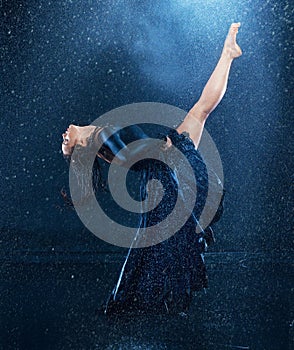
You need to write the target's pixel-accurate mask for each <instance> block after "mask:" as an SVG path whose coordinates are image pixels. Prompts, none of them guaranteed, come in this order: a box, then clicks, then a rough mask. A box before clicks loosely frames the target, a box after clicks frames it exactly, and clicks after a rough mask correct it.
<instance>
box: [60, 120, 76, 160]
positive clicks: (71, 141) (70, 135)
mask: <svg viewBox="0 0 294 350" xmlns="http://www.w3.org/2000/svg"><path fill="white" fill-rule="evenodd" d="M77 133H78V130H77V126H76V125H74V124H70V125H69V127H68V128H67V129H66V131H65V133H63V134H62V137H63V142H62V146H61V149H62V152H63V154H64V155H65V156H68V155H71V154H72V150H73V147H74V146H75V145H76V142H77V136H78V135H77Z"/></svg>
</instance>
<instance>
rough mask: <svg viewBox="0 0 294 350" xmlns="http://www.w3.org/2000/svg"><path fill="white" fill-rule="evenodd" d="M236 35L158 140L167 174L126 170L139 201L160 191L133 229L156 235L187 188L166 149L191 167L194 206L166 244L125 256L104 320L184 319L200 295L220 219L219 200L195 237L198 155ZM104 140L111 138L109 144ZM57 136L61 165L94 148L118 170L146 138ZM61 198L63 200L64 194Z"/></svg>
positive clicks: (200, 181) (203, 178)
mask: <svg viewBox="0 0 294 350" xmlns="http://www.w3.org/2000/svg"><path fill="white" fill-rule="evenodd" d="M239 27H240V23H233V24H232V25H231V27H230V29H229V32H228V35H227V38H226V40H225V43H224V47H223V51H222V54H221V57H220V59H219V61H218V63H217V65H216V67H215V69H214V71H213V73H212V75H211V76H210V78H209V80H208V82H207V84H206V85H205V87H204V90H203V92H202V94H201V97H200V98H199V100H198V101H197V103H196V104H195V105H194V106H193V107H192V109H191V110H190V111H189V112H188V113H187V115H186V117H185V119H184V121H183V122H182V123H181V124H180V125H179V126H178V127H177V128H176V129H173V130H167V131H166V134H165V135H164V137H163V142H164V147H163V148H162V149H160V150H158V152H159V153H161V154H162V156H163V159H169V161H170V163H171V164H172V167H170V166H169V167H167V166H166V165H165V164H163V163H162V162H159V161H157V160H154V159H147V160H146V161H139V162H137V163H136V164H135V165H134V166H133V170H135V171H139V172H140V174H141V182H140V184H141V185H140V194H141V199H142V200H144V199H146V198H147V201H148V200H149V201H150V200H154V199H156V193H150V188H148V190H147V183H148V182H149V181H150V180H152V179H157V180H160V182H161V183H162V184H163V187H164V190H165V192H164V196H163V199H162V202H160V203H159V204H158V205H157V207H156V208H155V209H154V210H151V211H148V212H146V213H143V214H142V215H141V220H140V224H139V228H140V229H141V228H142V229H144V228H146V227H152V226H153V227H155V226H156V225H157V224H158V223H159V222H161V221H162V220H163V219H165V218H166V216H167V215H168V214H169V213H170V212H171V211H172V208H173V207H174V205H175V202H176V199H177V196H178V195H179V193H178V192H177V186H178V178H177V177H178V176H181V178H182V179H184V184H185V185H186V186H189V184H190V182H191V179H190V178H189V176H190V175H187V172H186V171H185V169H184V168H183V167H181V166H179V164H177V159H175V158H173V157H174V156H173V153H172V152H171V151H170V149H171V148H172V147H171V145H173V146H175V147H176V148H177V149H179V150H180V152H182V153H183V154H184V155H185V157H186V159H187V160H188V162H189V164H190V165H191V166H192V169H193V172H194V176H195V178H196V182H197V200H196V204H195V206H194V209H193V212H192V214H191V215H190V217H189V218H187V221H186V223H185V224H184V226H183V227H182V228H180V229H179V230H178V231H177V232H176V233H175V234H174V235H172V236H171V237H170V238H168V239H166V240H163V241H162V242H160V243H158V244H155V245H151V246H148V247H146V248H136V249H135V248H134V247H131V248H130V249H129V251H128V254H127V257H126V260H125V262H124V264H123V267H122V270H121V272H120V275H119V279H118V282H117V284H116V286H115V288H114V289H113V291H112V293H111V295H110V297H109V299H108V301H107V303H106V305H104V307H103V310H104V313H105V314H112V313H123V312H129V311H136V312H138V311H140V312H168V313H173V312H183V311H187V310H188V308H189V305H190V302H191V297H192V294H193V292H194V291H197V290H201V289H203V288H206V287H207V275H206V270H205V265H204V261H203V252H204V251H205V248H206V246H207V245H209V244H210V243H211V242H212V241H213V234H212V230H211V227H210V226H211V225H212V224H213V223H215V222H216V221H218V220H219V218H220V216H221V214H222V200H221V203H220V205H219V208H218V210H217V212H216V214H215V215H214V217H213V218H212V220H211V222H210V225H209V226H208V227H207V228H205V229H203V230H202V231H201V232H200V233H197V232H196V227H197V225H198V224H199V217H200V215H201V211H202V209H203V207H204V205H205V200H206V196H207V185H208V182H207V179H208V175H207V169H206V166H205V163H204V161H203V159H202V158H201V156H200V154H199V152H198V150H197V148H198V145H199V142H200V139H201V135H202V132H203V128H204V124H205V121H206V119H207V117H208V116H209V114H210V113H211V112H212V111H213V110H214V109H215V107H216V106H217V105H218V104H219V102H220V101H221V99H222V97H223V96H224V93H225V91H226V87H227V82H228V76H229V71H230V67H231V64H232V62H233V60H234V59H235V58H237V57H239V56H240V55H241V54H242V51H241V49H240V47H239V46H238V44H237V43H236V35H237V33H238V29H239ZM113 130H114V131H115V132H113ZM187 134H188V135H189V137H188V136H187ZM109 135H111V136H110V137H108V136H109ZM62 136H63V143H62V151H63V155H64V157H65V158H68V159H70V157H71V155H72V152H73V149H74V148H75V147H81V148H83V147H96V148H95V149H97V150H98V151H97V157H98V158H100V159H103V160H104V161H106V162H108V163H111V162H112V161H113V160H115V161H116V162H117V163H118V164H120V165H122V166H127V165H128V164H129V163H132V161H133V160H134V159H135V158H136V156H137V155H138V154H140V156H142V154H144V143H143V146H142V148H141V149H137V150H129V152H128V147H127V144H128V143H129V142H132V141H135V140H144V139H145V138H148V136H147V135H146V134H145V133H144V131H143V130H142V129H141V128H140V127H139V126H133V127H129V128H127V129H126V130H121V129H118V130H117V132H116V130H115V127H113V126H102V127H97V126H93V125H87V126H77V125H73V124H71V125H70V126H69V128H68V129H67V131H66V132H65V133H64V134H62ZM146 147H148V146H146ZM122 149H126V150H127V152H126V153H125V155H124V156H117V157H116V158H114V157H115V156H116V155H117V153H118V151H120V150H122ZM97 157H96V159H95V162H94V173H95V168H96V170H97V169H98V172H97V171H96V174H98V177H96V181H94V189H95V190H96V192H99V190H100V189H102V187H103V186H102V181H101V176H100V175H99V165H98V160H97ZM139 158H140V157H139ZM216 186H219V187H221V190H222V185H221V184H220V183H219V182H216ZM147 192H148V193H147ZM64 196H65V197H66V195H65V194H64ZM222 199H223V198H222ZM182 201H183V203H182V204H183V206H184V205H185V199H184V198H182ZM110 234H111V233H110Z"/></svg>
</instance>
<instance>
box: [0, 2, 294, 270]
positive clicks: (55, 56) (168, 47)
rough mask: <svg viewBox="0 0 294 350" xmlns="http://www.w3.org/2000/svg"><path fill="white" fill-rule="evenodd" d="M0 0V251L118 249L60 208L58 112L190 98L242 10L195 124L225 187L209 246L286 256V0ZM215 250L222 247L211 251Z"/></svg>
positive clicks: (20, 254) (10, 256) (17, 256)
mask: <svg viewBox="0 0 294 350" xmlns="http://www.w3.org/2000/svg"><path fill="white" fill-rule="evenodd" d="M0 10H1V80H0V81H1V110H0V113H1V119H0V123H1V140H0V143H1V155H0V161H1V172H0V176H1V184H0V186H1V206H0V208H1V209H0V213H1V216H0V228H1V236H2V239H1V244H2V250H1V254H2V261H3V262H5V263H9V262H26V261H39V260H40V259H42V258H44V256H45V257H46V258H44V259H45V260H46V259H49V261H50V259H53V260H54V259H55V258H56V252H58V251H59V252H60V254H61V255H60V256H63V255H62V254H64V256H67V254H68V252H76V253H77V254H76V259H80V258H81V256H82V252H85V251H88V252H91V251H93V252H98V251H100V252H102V251H113V250H116V248H115V247H112V246H110V245H109V244H106V243H104V242H102V241H100V240H99V239H98V238H96V237H95V236H94V235H93V234H92V233H91V232H89V231H88V230H87V229H85V228H84V226H83V224H82V223H81V222H80V220H79V219H78V217H77V215H76V214H75V212H74V211H69V210H62V209H61V208H62V204H63V202H62V200H61V197H60V193H59V192H60V190H61V188H62V187H64V186H65V188H68V168H67V165H66V163H65V162H64V160H63V158H62V154H61V150H60V148H61V141H62V137H61V133H62V132H63V131H64V130H65V128H66V127H67V126H68V124H70V123H76V124H80V125H85V124H88V123H91V122H92V121H93V120H94V119H96V118H97V117H98V116H99V115H101V114H103V113H105V112H107V111H109V110H111V109H113V108H115V107H119V106H121V105H124V104H129V103H133V102H145V101H150V102H162V103H168V104H171V105H174V106H177V107H180V108H183V109H185V110H188V109H189V108H190V107H191V106H192V105H193V103H194V102H195V101H196V100H197V98H199V96H200V93H201V90H202V88H203V87H204V84H205V82H206V81H207V79H208V78H209V76H210V74H211V72H212V69H213V68H214V65H215V63H216V62H217V59H218V58H219V55H220V53H221V49H222V45H223V41H224V38H225V36H226V33H227V30H228V27H229V25H230V23H231V22H233V21H240V22H241V23H242V26H241V29H240V32H239V34H238V41H239V44H240V46H241V48H242V50H243V56H242V57H241V58H239V59H238V60H236V61H234V63H233V66H232V70H231V75H230V79H229V85H228V91H227V94H226V95H225V98H224V99H223V101H222V102H221V104H220V105H219V107H218V108H217V109H216V110H215V111H214V112H213V114H212V115H211V116H210V117H209V120H208V122H207V125H206V127H207V129H208V131H209V132H210V134H211V135H212V137H213V139H214V141H215V143H216V145H217V147H218V150H219V153H220V155H221V158H222V162H223V167H224V175H225V187H226V189H227V195H226V202H225V204H226V210H225V213H224V216H223V219H222V220H221V221H220V222H219V223H218V224H217V225H216V229H215V232H216V238H217V242H216V244H215V245H214V246H213V247H212V248H211V249H210V252H215V253H223V252H226V253H228V254H230V253H232V252H236V253H244V254H245V255H246V254H247V255H246V256H252V255H250V254H255V253H261V254H270V255H266V256H267V258H266V263H267V264H268V266H272V264H273V262H274V260H275V259H282V258H283V257H285V256H286V257H290V254H291V252H292V248H293V247H291V244H292V240H293V238H292V237H293V236H292V232H291V226H292V214H293V212H292V208H293V197H292V193H291V188H292V189H293V187H291V186H292V181H293V175H292V172H293V160H292V158H291V156H293V152H292V151H293V128H292V124H293V118H292V117H293V104H292V99H291V92H292V90H293V79H292V76H291V73H292V69H293V57H292V56H291V55H292V54H291V46H292V44H293V42H291V33H292V34H293V23H292V22H291V12H292V9H291V5H290V3H289V2H288V1H285V0H282V1H278V0H276V1H275V0H273V1H261V0H260V1H250V0H249V1H244V0H237V1H234V2H229V1H224V0H223V1H205V2H204V1H202V2H201V1H187V0H183V1H180V0H174V1H172V0H163V1H155V2H150V1H134V0H122V1H114V0H106V1H91V0H89V1H70V0H65V1H61V0H58V1H36V0H28V1H22V0H19V1H5V0H2V1H1V2H0ZM292 98H293V96H292ZM123 252H124V251H123ZM42 254H43V255H42ZM83 256H84V255H83ZM215 256H216V258H215V259H216V261H221V259H222V256H223V255H221V254H220V255H215ZM60 259H62V257H61V258H60ZM218 259H219V260H218ZM279 261H280V260H279ZM284 261H285V260H284ZM3 266H4V265H3ZM269 269H270V268H269ZM269 271H270V270H269ZM279 271H280V270H279ZM279 273H280V274H282V273H283V271H280V272H279Z"/></svg>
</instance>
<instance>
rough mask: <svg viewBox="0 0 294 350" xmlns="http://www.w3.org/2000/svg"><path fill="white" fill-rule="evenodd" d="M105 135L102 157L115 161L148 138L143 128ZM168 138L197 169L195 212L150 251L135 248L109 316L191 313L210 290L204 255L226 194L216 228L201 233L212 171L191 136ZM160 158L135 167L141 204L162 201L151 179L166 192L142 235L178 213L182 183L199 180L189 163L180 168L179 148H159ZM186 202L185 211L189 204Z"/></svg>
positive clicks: (144, 220)
mask: <svg viewBox="0 0 294 350" xmlns="http://www.w3.org/2000/svg"><path fill="white" fill-rule="evenodd" d="M134 130H135V131H134ZM138 130H139V131H138ZM130 134H131V135H130ZM105 135H107V130H106V132H105V134H104V136H103V135H101V134H100V138H102V139H103V142H104V144H103V147H102V148H101V149H100V153H101V154H102V155H103V156H104V158H105V159H107V158H108V159H109V160H110V161H111V157H112V156H113V154H115V153H116V152H117V151H118V150H119V148H121V147H122V145H127V143H128V142H129V141H134V140H135V139H140V138H142V139H143V138H144V137H147V136H146V135H145V134H144V132H143V131H142V130H140V129H138V128H137V127H136V128H131V129H130V130H128V133H123V132H118V133H116V134H115V136H114V135H112V139H111V138H110V139H108V141H106V140H107V137H106V136H105ZM126 135H127V136H126ZM166 136H168V137H169V138H170V140H171V141H172V144H173V146H175V147H176V148H177V149H178V150H179V151H180V152H182V154H183V155H184V157H185V158H186V159H187V161H188V162H189V164H190V165H191V167H192V169H193V172H194V176H195V178H196V183H197V195H196V202H195V205H194V208H193V211H192V213H191V215H190V216H189V217H188V219H187V220H186V223H185V224H184V226H182V227H181V228H180V229H179V230H178V231H177V232H176V233H175V234H173V235H172V236H171V237H169V238H168V239H166V240H164V241H162V242H160V243H158V244H155V245H151V246H148V247H144V248H134V247H130V248H129V250H128V253H127V256H126V258H125V261H124V264H123V266H122V269H121V271H120V274H119V276H118V281H117V283H116V285H115V287H114V288H113V290H112V292H111V294H110V296H109V298H108V300H107V302H106V304H105V305H104V313H105V314H108V315H109V314H118V313H119V314H120V313H125V312H141V313H153V312H155V313H158V312H159V313H179V312H185V311H187V310H188V309H189V306H190V303H191V300H192V296H193V292H195V291H199V290H202V289H203V288H206V287H207V286H208V278H207V273H206V268H205V263H204V256H203V254H204V252H205V251H206V248H207V246H208V245H209V244H210V243H211V242H213V241H214V237H213V231H212V229H211V225H212V224H213V223H215V222H216V221H218V220H219V218H220V217H221V215H222V212H223V195H222V198H221V202H220V205H219V207H218V209H217V211H216V214H215V215H214V217H213V219H212V220H211V222H210V225H209V226H208V227H206V228H205V229H203V230H201V232H199V233H197V232H196V227H197V224H199V217H200V215H201V212H202V210H203V207H204V205H205V203H206V200H207V190H208V170H207V167H206V165H205V162H204V161H203V159H202V157H201V155H200V153H199V151H198V150H196V149H195V146H194V144H193V142H192V140H191V139H190V138H189V135H188V134H187V133H183V134H178V132H177V131H176V130H174V129H169V130H167V131H166V134H164V133H163V135H161V136H160V137H161V138H162V139H163V140H166ZM109 140H110V141H109ZM100 142H101V140H100ZM158 154H159V158H160V159H159V160H154V159H146V160H142V161H139V162H138V163H137V164H136V165H135V166H134V167H133V169H134V170H135V171H139V172H140V178H141V180H140V196H141V200H144V199H146V198H147V202H148V200H149V201H150V200H152V201H153V200H154V199H156V195H157V193H156V191H155V192H154V191H152V188H151V190H150V180H153V179H157V180H159V181H160V182H161V184H162V185H163V188H164V196H163V198H162V200H161V201H160V203H159V204H158V205H157V206H156V207H155V208H154V209H153V210H150V211H147V212H144V213H142V214H141V219H140V224H139V228H138V232H139V231H140V230H141V231H142V230H144V228H145V227H152V226H153V227H155V226H154V225H156V224H158V223H159V222H161V221H162V220H164V219H165V218H166V217H167V215H169V214H170V213H171V212H172V210H173V208H174V206H175V203H176V200H177V198H178V196H179V197H181V195H182V194H181V193H180V191H179V188H178V184H179V179H181V183H182V184H184V186H188V187H189V186H190V183H192V181H193V179H191V174H190V175H189V172H187V171H186V169H185V167H184V166H183V164H181V163H180V164H179V160H178V156H177V155H176V154H175V153H174V152H173V148H170V149H165V150H162V149H159V150H158ZM110 155H112V156H110ZM167 161H168V163H169V165H168V166H167V165H166V163H167ZM214 179H215V181H214V183H213V186H214V190H215V191H220V192H222V193H223V186H222V184H221V182H220V180H219V178H218V177H217V176H216V175H214ZM194 181H195V180H194ZM148 186H149V187H148ZM151 187H152V186H151ZM192 187H193V186H191V188H192ZM181 200H182V205H183V206H184V205H185V201H186V200H187V199H186V198H181ZM167 229H168V228H167ZM139 239H140V238H139Z"/></svg>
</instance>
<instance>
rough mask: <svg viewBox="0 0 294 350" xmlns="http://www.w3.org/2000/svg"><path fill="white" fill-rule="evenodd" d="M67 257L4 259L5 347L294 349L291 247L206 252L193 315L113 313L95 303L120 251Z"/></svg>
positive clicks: (101, 297)
mask: <svg viewBox="0 0 294 350" xmlns="http://www.w3.org/2000/svg"><path fill="white" fill-rule="evenodd" d="M67 259H68V261H66V257H64V256H61V255H58V254H56V255H54V258H52V257H50V256H49V257H48V256H47V257H46V256H44V255H43V256H42V255H39V256H37V257H36V255H34V258H32V256H27V257H26V261H25V262H24V261H23V262H20V261H19V262H16V263H14V264H12V263H9V262H8V261H6V262H5V259H2V260H3V261H2V268H1V341H0V344H1V349H107V350H110V349H150V350H151V349H152V350H153V349H172V350H179V349H205V350H209V349H257V350H263V349H264V350H270V349H272V350H279V349H281V350H290V349H292V348H293V347H292V346H293V334H294V332H293V330H294V329H293V328H294V326H293V322H292V323H291V320H293V318H294V312H293V311H294V310H293V304H292V299H293V292H292V294H291V283H290V281H291V279H290V277H291V273H290V272H291V256H290V255H289V254H287V255H286V254H285V255H283V254H279V255H278V256H274V255H273V254H269V253H268V254H265V253H262V254H251V255H248V254H245V253H213V254H212V253H211V254H207V255H206V262H207V267H208V273H209V276H210V287H209V289H208V290H207V291H206V293H205V292H200V293H198V294H197V295H196V296H195V299H194V302H193V305H192V308H191V310H190V313H189V314H188V315H185V314H182V315H176V316H175V315H173V316H168V315H153V316H149V317H147V316H143V315H136V316H133V317H130V316H124V317H112V318H106V317H105V316H103V315H100V314H99V313H98V314H97V312H95V310H96V309H97V308H98V307H99V305H100V304H101V303H102V302H103V301H104V300H105V298H106V297H107V295H108V292H109V291H110V290H111V288H112V285H113V283H114V281H115V279H116V276H117V274H116V273H117V271H118V270H119V267H120V264H121V258H112V259H111V258H110V259H109V258H108V260H107V259H105V258H103V259H100V260H98V259H96V261H93V260H95V256H94V255H88V259H86V258H85V257H84V258H83V261H81V260H80V261H79V262H77V261H76V262H75V260H77V259H76V258H75V257H73V256H71V257H69V256H67ZM86 260H88V261H86Z"/></svg>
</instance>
